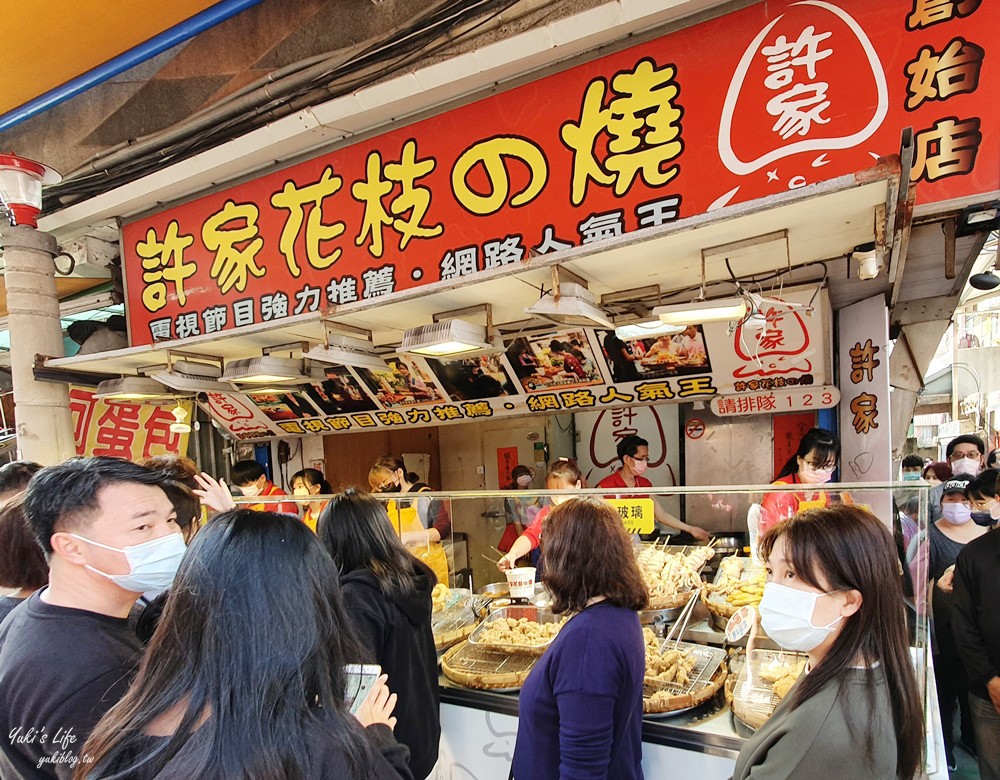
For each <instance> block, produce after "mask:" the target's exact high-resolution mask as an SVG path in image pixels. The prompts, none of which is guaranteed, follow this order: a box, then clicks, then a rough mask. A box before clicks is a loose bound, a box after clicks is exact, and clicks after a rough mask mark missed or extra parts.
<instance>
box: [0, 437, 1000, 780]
mask: <svg viewBox="0 0 1000 780" xmlns="http://www.w3.org/2000/svg"><path fill="white" fill-rule="evenodd" d="M960 438H964V437H960ZM965 445H970V446H965ZM973 449H975V451H976V452H977V453H978V455H979V458H978V462H977V463H975V464H973V463H972V462H971V461H972V460H974V458H972V457H971V454H970V453H971V452H972V450H973ZM823 454H824V453H822V452H819V450H818V449H817V447H816V446H812V447H810V449H809V451H807V452H806V453H805V456H804V457H801V458H799V459H800V460H802V461H803V462H804V463H805V464H806V465H805V466H803V468H805V467H810V468H813V469H814V470H815V469H821V470H822V469H825V468H827V467H828V464H829V463H831V462H834V460H835V457H836V454H835V453H833V454H830V457H827V459H826V460H822V459H821V458H819V456H820V455H823ZM821 460H822V462H820V461H821ZM813 461H815V463H814V462H813ZM985 463H986V453H985V451H984V448H983V447H982V443H981V442H979V443H978V446H977V445H976V442H971V443H970V442H968V441H964V442H963V441H958V442H957V443H955V446H954V447H950V446H949V451H948V465H949V466H950V468H951V469H952V470H953V473H952V474H950V475H948V476H949V478H948V479H946V480H944V481H942V482H941V485H940V486H939V487H940V490H939V491H937V496H936V500H937V501H938V506H939V509H938V512H939V514H940V517H939V519H938V520H937V521H935V522H934V523H933V524H932V525H931V526H930V529H929V531H928V532H927V533H926V534H914V535H913V538H912V540H910V548H911V549H910V556H909V563H910V565H911V573H912V574H913V575H914V576H913V578H912V579H913V582H914V583H915V585H919V587H920V588H925V587H926V588H927V589H928V590H929V591H930V592H931V593H932V595H931V596H930V597H929V598H928V599H927V601H928V603H929V604H930V608H931V613H932V617H933V619H934V626H935V632H936V633H935V637H936V638H935V645H934V646H935V658H934V662H935V670H936V671H937V675H938V685H939V696H940V698H941V699H942V712H943V713H944V712H945V708H946V707H951V710H950V711H949V718H950V717H951V712H954V711H955V710H957V711H958V712H960V713H961V714H962V715H963V717H962V728H961V730H960V735H961V740H962V742H963V743H967V744H968V746H969V747H970V749H971V750H974V751H978V758H979V762H980V769H981V773H982V778H983V780H998V779H1000V766H998V763H1000V715H998V713H1000V618H998V617H997V612H996V609H995V605H996V604H997V603H1000V578H998V577H996V561H997V556H998V554H1000V542H998V541H997V540H998V539H1000V536H998V532H997V531H996V530H990V529H991V528H994V527H995V526H996V525H997V523H998V521H1000V505H998V502H997V493H996V482H997V477H998V472H997V471H995V470H983V467H984V466H985ZM799 465H800V466H801V465H802V464H799ZM904 465H908V466H909V470H910V471H911V472H913V473H916V474H918V475H919V476H922V475H923V473H924V470H925V466H924V464H923V463H920V464H917V463H911V464H904ZM959 469H961V471H959ZM311 471H313V470H310V469H306V470H303V471H302V472H299V473H297V474H296V475H295V476H294V478H293V480H292V484H293V490H294V491H295V493H296V494H297V495H298V498H299V500H300V501H301V500H302V499H311V498H312V497H313V496H316V497H317V498H316V499H315V500H310V501H308V502H307V503H308V504H309V509H310V511H311V512H312V513H313V516H312V522H304V521H303V519H302V518H300V517H299V516H298V515H295V516H293V515H291V514H289V513H286V512H283V511H281V509H282V506H283V505H284V504H286V503H290V502H287V501H282V496H283V495H284V494H283V493H281V492H280V489H279V488H276V487H275V486H274V485H273V483H270V481H269V480H268V479H267V478H266V475H264V474H263V473H262V472H261V473H258V472H257V469H251V468H250V467H249V466H243V467H241V470H240V473H239V474H237V475H236V476H235V477H234V481H235V482H237V483H242V484H241V485H240V487H242V489H243V492H244V493H245V494H249V495H251V496H252V497H256V496H260V497H261V498H262V499H265V498H266V499H268V500H267V501H262V502H261V503H260V506H256V507H253V508H246V507H245V506H240V507H237V506H236V504H235V502H234V500H233V495H232V492H231V490H230V488H229V487H228V486H227V485H226V484H225V482H221V481H216V480H215V479H213V478H212V477H211V476H209V475H207V474H204V473H199V472H198V469H197V467H196V465H195V464H194V463H193V462H192V461H190V460H188V459H185V458H157V459H150V460H147V461H144V462H142V463H131V462H128V461H124V460H119V459H114V458H107V457H92V458H74V459H71V460H68V461H66V462H64V463H61V464H57V465H54V466H49V467H47V468H44V469H43V468H41V467H39V466H38V465H37V464H29V463H14V464H8V465H7V466H4V467H2V468H0V501H2V506H0V587H3V588H5V589H9V590H12V591H13V592H12V593H10V594H8V595H6V596H3V597H2V598H0V702H2V703H3V705H2V706H0V737H2V738H0V777H2V778H4V780H7V778H11V780H19V779H20V778H29V779H30V780H35V778H39V779H40V778H63V779H66V778H72V779H73V780H111V779H112V778H121V779H122V780H154V779H155V780H168V778H178V779H180V778H192V777H197V778H219V779H220V780H221V779H222V778H237V777H238V778H260V779H261V780H265V779H266V780H278V779H279V778H296V779H297V778H301V780H307V779H309V778H319V779H320V780H323V779H324V778H329V780H333V779H334V778H338V779H339V778H347V779H348V780H350V779H351V778H357V779H358V780H360V779H361V778H404V780H411V779H412V780H423V779H424V778H429V777H433V776H435V773H436V770H437V764H438V762H439V742H440V737H441V720H440V713H439V686H438V670H437V658H436V651H435V644H434V636H433V634H432V632H431V613H432V590H433V588H434V586H435V584H436V583H437V582H438V581H439V577H438V575H437V574H436V572H435V564H438V563H439V561H437V560H436V559H435V558H434V556H432V555H430V556H429V555H428V551H429V550H430V549H432V547H433V545H435V544H440V541H441V535H442V533H447V530H448V529H446V528H445V526H446V525H447V526H448V527H449V529H450V517H448V516H447V514H445V513H443V509H442V508H438V507H436V506H434V505H433V504H432V503H431V501H430V500H429V499H428V498H425V497H422V496H420V495H419V494H420V492H421V491H422V490H423V489H424V487H425V486H424V485H423V483H420V482H419V480H417V479H416V477H415V475H412V474H411V473H410V472H408V471H407V470H406V468H405V466H404V465H403V464H402V462H401V461H400V460H398V459H392V458H385V459H383V460H382V461H380V462H379V463H377V464H376V466H375V467H374V468H373V469H372V473H371V475H370V486H371V487H372V488H373V489H375V490H376V491H378V492H380V493H385V492H389V493H397V494H404V495H405V494H407V493H410V494H412V495H411V496H409V497H407V498H404V497H403V495H397V496H394V497H392V500H391V501H389V502H385V501H384V500H383V499H379V498H375V497H373V496H371V495H370V494H368V493H367V492H364V491H362V490H359V489H355V488H349V489H347V490H345V491H343V492H339V493H337V494H333V493H332V491H331V489H330V486H329V483H327V482H326V481H325V479H324V478H323V475H322V474H321V473H320V472H318V471H317V472H315V473H310V472H311ZM519 476H529V477H530V476H531V475H530V472H529V473H527V474H525V475H519ZM546 476H547V486H548V487H550V488H552V489H562V490H564V491H565V493H564V494H563V495H556V496H554V497H553V498H552V500H551V503H550V504H548V505H547V506H545V507H542V509H541V511H539V512H538V513H537V515H536V516H535V517H533V518H532V519H531V520H532V522H529V523H528V525H527V526H524V525H523V523H522V529H523V532H522V534H521V535H520V536H519V537H517V538H515V539H514V540H513V541H512V543H511V548H512V549H511V550H510V551H509V552H508V554H507V555H506V556H505V558H504V559H503V560H504V562H507V563H508V565H509V564H510V563H513V562H514V561H516V560H517V557H520V555H522V554H525V553H528V552H530V551H531V549H533V548H538V547H539V546H540V545H541V547H542V548H543V549H544V574H545V582H546V585H547V587H548V589H549V591H550V593H551V596H552V609H553V611H554V612H555V613H556V614H558V615H561V616H562V617H563V618H564V619H565V623H564V625H563V627H562V629H561V631H560V632H559V634H558V635H557V636H556V638H555V640H554V641H553V642H552V644H551V645H550V647H549V648H548V649H547V651H546V652H545V653H544V655H542V657H541V658H540V659H539V661H538V662H537V663H536V665H535V666H534V668H533V670H532V672H531V674H530V675H529V676H528V679H527V681H526V682H525V684H524V686H523V688H522V690H521V693H520V697H519V724H518V732H517V742H516V746H515V750H514V755H513V758H512V766H511V776H512V777H513V778H516V780H532V778H538V779H539V780H548V779H549V778H582V777H596V778H614V779H618V780H639V779H640V778H642V777H643V771H642V763H641V762H642V722H643V677H644V670H645V652H646V651H645V642H644V639H643V636H642V629H641V626H640V622H639V615H638V613H639V611H641V610H643V609H644V608H645V607H646V605H647V603H648V593H647V590H646V586H645V585H644V583H643V578H642V575H641V574H640V571H639V568H638V565H637V563H636V557H635V555H634V552H633V548H632V544H633V541H632V539H631V538H630V537H629V535H628V534H627V533H626V532H625V530H624V526H623V525H622V523H621V519H620V516H619V515H618V513H617V512H616V511H615V510H614V509H613V508H611V506H610V505H609V504H607V503H605V502H604V501H602V500H599V499H596V498H580V497H575V496H574V495H573V492H574V490H576V489H579V488H581V487H582V486H583V485H585V484H586V483H585V479H584V476H583V475H582V474H581V473H580V471H579V469H578V467H577V466H576V464H575V463H574V462H573V461H570V460H566V459H561V460H559V461H555V462H554V463H553V465H552V467H551V468H550V469H549V473H548V474H547V475H546ZM527 481H530V480H527ZM513 484H515V483H513V482H512V485H513ZM536 524H537V527H535V526H536ZM543 524H544V535H543V533H542V532H543V527H542V525H543ZM408 534H409V537H408V536H407V535H408ZM432 536H433V537H434V538H432ZM401 537H402V538H401ZM417 537H419V538H417ZM414 539H416V543H414ZM421 542H422V543H421ZM897 546H898V540H895V539H894V538H893V535H892V533H891V532H890V530H889V529H887V527H886V526H885V525H884V524H883V523H882V522H881V521H880V520H879V519H878V518H876V517H875V516H874V515H872V514H870V513H869V512H868V511H867V510H865V509H864V508H861V507H858V506H854V505H851V504H848V503H830V504H829V505H827V506H825V507H818V508H808V509H807V508H804V507H801V508H800V511H798V512H797V513H793V516H791V517H789V518H786V519H781V520H780V521H778V522H776V523H774V524H773V525H771V526H770V527H769V528H768V529H767V530H766V532H765V533H764V534H763V536H762V538H761V539H760V544H759V547H760V555H761V558H762V560H764V561H765V562H766V568H767V582H766V584H765V586H764V596H763V600H762V601H761V604H760V609H759V612H760V619H761V624H762V628H763V629H764V630H765V631H766V633H767V634H768V636H769V637H771V638H772V639H773V640H774V641H775V642H777V643H778V645H780V646H782V647H784V648H786V649H789V650H795V651H798V652H801V653H804V654H806V655H807V656H808V659H809V664H808V668H807V674H805V675H803V676H802V677H800V678H799V680H798V681H797V682H796V683H795V685H794V686H793V687H792V688H791V690H790V691H789V692H788V694H787V695H786V696H785V697H784V699H783V700H782V702H781V704H780V705H779V706H778V708H777V709H776V710H775V712H774V714H773V716H772V717H771V718H770V719H769V720H768V721H767V722H766V723H765V724H764V726H763V727H762V728H760V729H759V730H758V731H757V732H756V734H755V735H754V736H753V737H752V738H751V739H749V740H748V741H747V742H746V744H745V745H744V747H743V749H742V751H741V752H740V755H739V758H738V760H737V762H736V767H735V774H734V780H772V779H773V780H778V778H807V777H823V776H829V770H830V767H831V766H836V767H837V773H838V775H840V776H844V777H851V778H871V780H876V779H877V780H885V779H888V778H899V779H901V780H910V779H911V778H914V777H916V776H917V774H918V766H919V764H920V762H921V759H922V744H923V733H924V732H923V715H922V709H921V706H920V696H919V693H918V689H917V683H916V677H915V674H914V670H913V664H912V662H911V659H910V654H909V638H908V627H907V620H906V614H905V612H904V610H903V609H902V607H901V605H902V604H903V602H904V592H903V587H902V584H901V583H902V578H901V577H900V576H899V560H900V559H899V553H898V547H897ZM501 568H503V567H501ZM359 664H376V665H378V667H380V669H381V676H379V677H378V678H377V680H376V681H375V683H374V685H373V686H372V687H371V688H370V690H367V689H366V693H365V694H364V695H363V696H360V697H359V700H358V701H353V700H352V697H351V694H350V691H351V690H352V677H351V675H352V674H354V672H353V671H352V670H353V669H354V668H355V666H354V665H359ZM373 676H374V675H373ZM945 699H947V702H945ZM953 750H954V745H953V744H952V743H951V741H950V737H949V742H948V751H949V759H951V758H952V753H953Z"/></svg>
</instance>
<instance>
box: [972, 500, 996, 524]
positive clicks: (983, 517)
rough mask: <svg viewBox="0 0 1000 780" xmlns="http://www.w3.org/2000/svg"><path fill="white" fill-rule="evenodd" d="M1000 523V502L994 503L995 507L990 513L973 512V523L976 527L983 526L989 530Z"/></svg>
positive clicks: (991, 508)
mask: <svg viewBox="0 0 1000 780" xmlns="http://www.w3.org/2000/svg"><path fill="white" fill-rule="evenodd" d="M998 521H1000V502H997V501H994V502H993V506H991V507H990V511H989V512H973V513H972V522H974V523H975V524H976V525H981V526H983V527H984V528H989V527H990V526H991V525H995V524H996V523H997V522H998Z"/></svg>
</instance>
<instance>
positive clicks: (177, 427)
mask: <svg viewBox="0 0 1000 780" xmlns="http://www.w3.org/2000/svg"><path fill="white" fill-rule="evenodd" d="M170 413H171V414H172V415H173V416H174V421H173V422H172V423H170V432H171V433H191V426H190V425H188V424H187V423H186V422H184V418H185V417H187V414H188V413H187V410H186V409H185V408H184V407H183V406H181V405H180V404H177V406H175V407H174V408H173V409H171V410H170Z"/></svg>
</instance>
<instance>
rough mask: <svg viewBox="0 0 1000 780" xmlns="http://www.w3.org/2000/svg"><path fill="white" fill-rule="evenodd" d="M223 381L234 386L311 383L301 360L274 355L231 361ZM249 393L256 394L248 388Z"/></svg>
mask: <svg viewBox="0 0 1000 780" xmlns="http://www.w3.org/2000/svg"><path fill="white" fill-rule="evenodd" d="M221 379H222V381H223V382H231V383H232V384H234V385H269V384H278V385H285V384H289V385H300V384H304V383H306V382H309V381H311V380H310V378H309V377H308V376H306V375H305V374H304V373H303V364H302V360H301V359H298V358H280V357H274V356H273V355H262V356H261V357H253V358H245V359H243V360H230V361H229V362H228V363H226V370H225V372H224V373H223V374H222V377H221ZM247 392H254V389H253V388H247Z"/></svg>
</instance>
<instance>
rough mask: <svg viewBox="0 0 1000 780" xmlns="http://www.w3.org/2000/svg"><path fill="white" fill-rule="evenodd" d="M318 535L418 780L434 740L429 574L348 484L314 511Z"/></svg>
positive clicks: (433, 755)
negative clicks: (385, 684) (388, 689)
mask: <svg viewBox="0 0 1000 780" xmlns="http://www.w3.org/2000/svg"><path fill="white" fill-rule="evenodd" d="M318 533H319V539H320V541H321V542H322V543H323V546H324V547H326V549H327V550H328V551H329V553H330V555H332V556H333V560H334V561H335V562H336V564H337V568H338V569H340V577H341V579H340V583H341V587H342V589H343V594H344V603H345V605H346V607H347V612H348V614H349V615H350V617H351V620H352V622H353V625H354V628H355V630H356V631H357V633H358V636H359V637H360V639H361V643H362V645H363V646H364V648H365V650H366V651H367V652H368V655H369V656H370V657H372V658H373V659H374V661H375V663H377V664H379V665H380V666H381V667H382V670H383V671H384V672H386V673H387V674H388V675H389V683H390V685H391V686H392V689H393V691H395V692H396V694H397V695H398V696H399V704H398V706H397V708H396V713H395V714H396V717H397V719H398V723H397V725H396V738H397V739H399V741H400V742H402V743H403V744H404V745H406V746H407V747H408V748H409V749H410V770H411V771H412V772H413V776H414V777H415V778H416V779H417V780H423V778H425V777H427V776H428V775H429V774H430V773H431V771H432V770H433V768H434V764H435V763H436V762H437V758H438V743H439V741H440V738H441V720H440V715H439V704H438V700H439V694H438V668H437V654H436V651H435V648H434V635H433V634H432V633H431V612H432V610H433V605H432V602H431V590H432V589H433V587H434V583H435V577H434V573H433V572H432V571H431V570H430V569H429V568H428V567H427V566H426V565H425V564H424V563H422V562H421V561H419V560H417V559H416V558H415V557H413V556H412V555H410V553H409V552H407V550H406V548H405V547H404V546H403V544H402V542H400V540H399V539H398V538H397V537H396V534H395V533H394V531H393V528H392V525H391V524H390V522H389V515H388V514H387V513H386V510H385V507H384V506H382V504H381V503H379V502H378V501H376V500H375V499H374V498H372V497H371V496H370V495H368V494H366V493H360V492H358V491H357V490H355V489H353V488H350V489H348V490H346V491H345V492H343V493H341V494H340V495H338V496H337V497H336V498H334V499H333V500H332V501H330V503H329V504H328V505H327V507H326V509H324V510H323V512H322V514H320V519H319V531H318Z"/></svg>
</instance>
